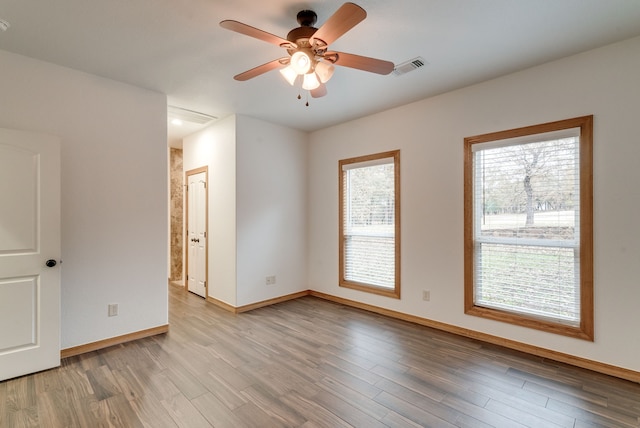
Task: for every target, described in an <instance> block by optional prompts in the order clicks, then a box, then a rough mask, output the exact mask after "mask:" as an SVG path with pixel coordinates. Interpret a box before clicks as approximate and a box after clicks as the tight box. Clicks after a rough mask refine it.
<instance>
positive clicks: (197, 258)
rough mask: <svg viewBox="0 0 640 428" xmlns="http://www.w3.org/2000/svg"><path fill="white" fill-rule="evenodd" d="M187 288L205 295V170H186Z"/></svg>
mask: <svg viewBox="0 0 640 428" xmlns="http://www.w3.org/2000/svg"><path fill="white" fill-rule="evenodd" d="M187 183H188V184H187V244H188V245H187V248H188V249H189V250H188V251H189V252H188V257H187V258H188V260H187V288H188V290H189V291H191V292H192V293H195V294H197V295H199V296H202V297H205V298H206V297H207V171H206V170H204V171H203V170H200V169H199V170H194V171H190V172H187Z"/></svg>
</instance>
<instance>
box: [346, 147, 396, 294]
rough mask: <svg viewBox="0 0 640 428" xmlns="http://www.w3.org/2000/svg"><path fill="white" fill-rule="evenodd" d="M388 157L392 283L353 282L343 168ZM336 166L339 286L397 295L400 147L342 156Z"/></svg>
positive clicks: (351, 167)
mask: <svg viewBox="0 0 640 428" xmlns="http://www.w3.org/2000/svg"><path fill="white" fill-rule="evenodd" d="M387 158H391V159H392V164H393V188H394V192H393V197H394V206H393V216H394V223H393V233H394V236H393V237H394V254H393V260H394V262H393V265H394V272H393V286H392V287H382V286H379V285H375V284H369V283H366V282H359V281H353V280H350V279H348V278H347V277H346V269H345V266H346V258H347V254H346V250H345V246H346V241H347V230H346V227H345V210H346V209H347V203H346V202H345V185H346V181H345V180H346V173H345V168H349V169H355V168H358V166H357V165H358V164H363V165H368V164H371V163H375V162H377V161H380V160H382V159H387ZM390 163H391V162H390ZM338 166H339V168H338V176H339V178H338V182H339V186H338V189H339V190H338V193H339V197H338V200H339V213H338V218H339V220H338V225H339V226H338V229H339V231H338V233H339V238H338V239H339V241H338V242H339V250H338V253H339V285H340V286H341V287H345V288H351V289H354V290H359V291H365V292H369V293H373V294H378V295H381V296H386V297H392V298H396V299H399V298H400V230H401V229H400V150H393V151H388V152H383V153H377V154H372V155H366V156H360V157H355V158H350V159H343V160H340V161H339V165H338Z"/></svg>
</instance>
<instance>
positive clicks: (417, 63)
mask: <svg viewBox="0 0 640 428" xmlns="http://www.w3.org/2000/svg"><path fill="white" fill-rule="evenodd" d="M427 64H429V63H428V62H427V61H425V60H424V58H422V57H420V56H419V57H417V58H414V59H410V60H409V61H406V62H403V63H402V64H398V65H396V66H395V68H394V69H393V74H395V75H396V76H400V75H402V74H406V73H408V72H410V71H413V70H416V69H418V68H420V67H424V66H425V65H427Z"/></svg>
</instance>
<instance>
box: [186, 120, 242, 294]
mask: <svg viewBox="0 0 640 428" xmlns="http://www.w3.org/2000/svg"><path fill="white" fill-rule="evenodd" d="M182 157H183V159H182V162H183V168H184V171H185V172H187V171H189V170H192V169H195V168H200V167H203V166H207V167H208V180H209V186H208V190H209V193H208V197H209V219H208V220H209V221H208V230H209V234H208V245H209V261H208V281H209V282H208V294H209V296H211V297H213V298H214V299H216V300H219V301H221V302H224V303H227V304H229V305H231V306H236V301H237V297H236V118H235V116H229V117H227V118H224V119H221V120H219V121H217V122H215V123H214V124H212V125H211V126H209V127H207V128H206V129H204V130H202V131H200V132H197V133H195V134H193V135H191V136H189V137H187V138H185V139H184V140H183V145H182ZM185 202H186V199H185ZM185 219H186V216H185ZM185 236H186V234H185Z"/></svg>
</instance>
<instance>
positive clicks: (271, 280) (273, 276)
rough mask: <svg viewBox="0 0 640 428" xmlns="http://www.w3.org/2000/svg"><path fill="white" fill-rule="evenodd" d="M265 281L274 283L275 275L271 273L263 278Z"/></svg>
mask: <svg viewBox="0 0 640 428" xmlns="http://www.w3.org/2000/svg"><path fill="white" fill-rule="evenodd" d="M265 283H266V284H267V285H274V284H275V283H276V276H275V275H271V276H268V277H266V278H265Z"/></svg>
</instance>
